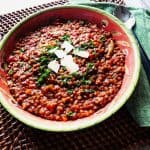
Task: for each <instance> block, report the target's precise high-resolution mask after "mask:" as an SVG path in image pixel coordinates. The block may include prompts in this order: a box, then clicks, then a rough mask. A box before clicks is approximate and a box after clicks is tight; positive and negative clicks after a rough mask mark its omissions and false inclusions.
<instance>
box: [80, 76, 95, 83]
mask: <svg viewBox="0 0 150 150" xmlns="http://www.w3.org/2000/svg"><path fill="white" fill-rule="evenodd" d="M91 83H92V81H91V80H87V79H85V77H83V78H82V80H81V84H84V85H89V84H91Z"/></svg>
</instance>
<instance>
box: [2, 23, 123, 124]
mask: <svg viewBox="0 0 150 150" xmlns="http://www.w3.org/2000/svg"><path fill="white" fill-rule="evenodd" d="M6 62H7V63H6V64H4V69H5V70H6V72H7V82H8V86H9V89H10V93H11V94H12V96H13V97H14V99H15V100H16V103H17V104H18V106H19V107H21V108H22V109H23V110H26V111H28V112H30V113H32V114H34V115H37V116H40V117H42V118H45V119H48V120H56V121H67V120H76V119H79V118H83V117H88V116H90V115H92V114H93V113H95V112H96V111H97V110H99V109H101V108H103V107H104V106H105V105H106V104H107V103H109V102H110V101H112V100H113V98H114V97H115V95H116V94H117V93H118V91H119V89H120V88H121V85H122V81H123V77H124V73H125V54H124V52H123V51H122V50H121V49H120V48H119V47H118V45H117V43H116V41H115V40H114V38H113V36H112V34H111V32H107V31H105V29H104V28H103V27H98V26H97V25H96V24H91V23H89V22H86V21H83V20H67V21H61V20H56V21H54V22H53V23H51V24H50V25H48V26H45V27H42V28H39V29H38V30H36V31H34V32H30V33H29V34H27V35H25V36H24V37H21V38H19V39H18V41H17V43H16V45H15V48H14V50H13V51H12V53H11V54H10V55H9V57H8V58H7V60H6Z"/></svg>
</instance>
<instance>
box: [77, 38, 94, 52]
mask: <svg viewBox="0 0 150 150" xmlns="http://www.w3.org/2000/svg"><path fill="white" fill-rule="evenodd" d="M94 47H95V44H94V42H93V41H92V40H90V41H89V42H88V43H83V44H81V45H80V47H79V50H86V49H88V48H94Z"/></svg>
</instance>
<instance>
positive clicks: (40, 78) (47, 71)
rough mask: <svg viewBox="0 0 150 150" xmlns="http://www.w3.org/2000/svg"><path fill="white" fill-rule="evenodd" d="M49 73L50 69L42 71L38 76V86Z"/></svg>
mask: <svg viewBox="0 0 150 150" xmlns="http://www.w3.org/2000/svg"><path fill="white" fill-rule="evenodd" d="M50 73H51V70H50V69H45V70H44V72H43V73H42V74H41V76H40V77H39V79H38V81H37V84H38V86H40V85H42V84H43V83H44V81H45V79H46V78H47V77H48V76H49V74H50Z"/></svg>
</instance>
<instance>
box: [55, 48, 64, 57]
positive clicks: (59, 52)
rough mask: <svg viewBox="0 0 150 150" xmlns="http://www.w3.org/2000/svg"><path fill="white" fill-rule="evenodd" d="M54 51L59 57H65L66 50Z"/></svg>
mask: <svg viewBox="0 0 150 150" xmlns="http://www.w3.org/2000/svg"><path fill="white" fill-rule="evenodd" d="M54 53H55V54H56V56H57V57H58V58H63V57H65V55H66V52H64V51H63V50H56V51H55V52H54Z"/></svg>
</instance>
